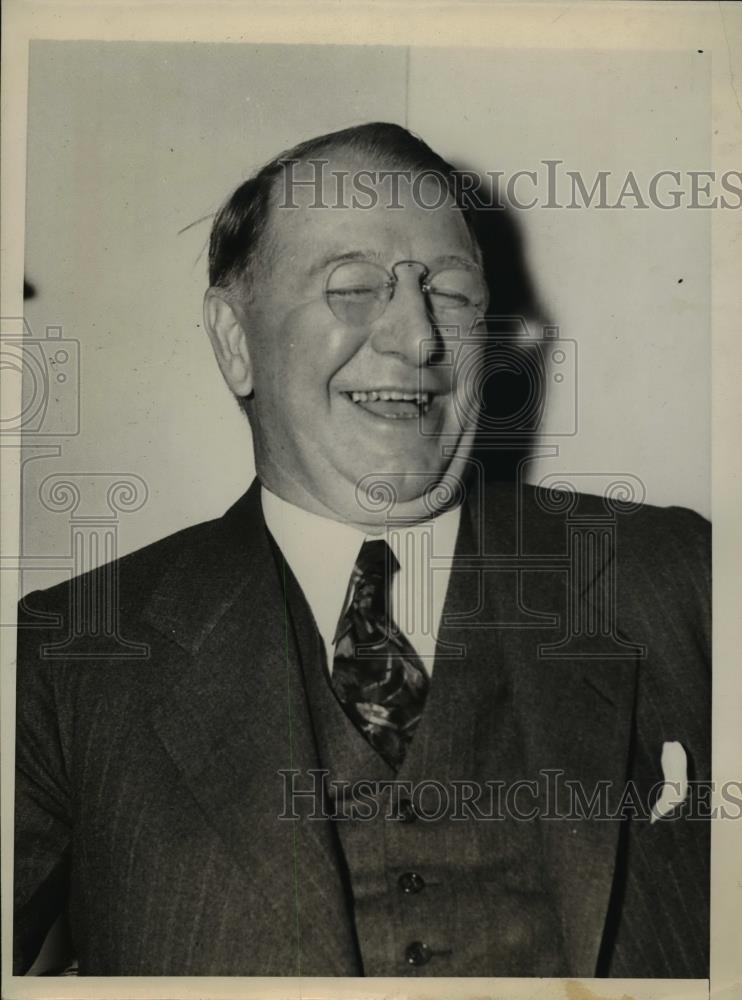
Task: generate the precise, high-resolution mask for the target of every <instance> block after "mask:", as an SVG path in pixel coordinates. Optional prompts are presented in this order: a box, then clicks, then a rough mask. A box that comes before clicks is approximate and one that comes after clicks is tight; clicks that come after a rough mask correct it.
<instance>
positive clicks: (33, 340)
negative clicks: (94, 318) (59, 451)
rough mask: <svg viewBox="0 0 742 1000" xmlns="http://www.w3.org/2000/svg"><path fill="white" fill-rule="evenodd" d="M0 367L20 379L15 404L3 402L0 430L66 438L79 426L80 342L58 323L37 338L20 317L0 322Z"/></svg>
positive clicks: (76, 430) (75, 431)
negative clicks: (65, 332)
mask: <svg viewBox="0 0 742 1000" xmlns="http://www.w3.org/2000/svg"><path fill="white" fill-rule="evenodd" d="M0 366H1V367H2V369H3V371H4V373H5V374H6V376H7V375H10V376H11V377H13V376H15V377H17V378H20V379H21V394H20V403H19V405H18V406H16V407H10V410H9V409H8V407H7V405H4V406H3V411H2V415H1V416H0V434H2V435H19V434H23V435H33V436H34V437H38V438H46V437H71V436H74V435H76V434H78V433H79V431H80V342H79V341H78V340H74V339H70V338H68V337H65V336H64V335H63V332H62V327H61V326H47V327H46V329H45V333H44V336H43V337H36V336H34V334H33V331H32V330H31V327H30V326H29V324H28V322H27V321H26V320H25V319H22V318H20V317H13V318H3V319H2V321H0Z"/></svg>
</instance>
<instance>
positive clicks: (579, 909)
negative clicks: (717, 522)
mask: <svg viewBox="0 0 742 1000" xmlns="http://www.w3.org/2000/svg"><path fill="white" fill-rule="evenodd" d="M528 495H529V494H528V490H527V488H526V491H523V490H521V491H520V492H518V491H516V490H515V489H514V488H512V487H510V486H507V485H505V484H503V485H502V486H496V487H495V488H494V489H493V490H491V491H489V492H488V494H487V500H488V504H489V506H488V509H486V510H485V509H484V508H482V507H481V506H480V503H481V494H478V493H476V492H475V493H474V494H473V495H472V496H471V497H470V499H469V502H468V505H467V508H466V509H465V511H464V514H465V517H463V518H462V527H461V531H460V535H459V540H458V544H457V551H456V561H457V564H458V565H459V566H468V567H469V569H467V570H463V569H459V570H457V571H455V572H454V573H452V576H451V583H450V586H449V591H448V595H447V598H446V604H445V608H444V613H443V622H442V628H441V635H440V639H441V641H440V642H439V647H438V648H439V652H440V651H443V652H444V656H445V651H446V650H447V649H448V648H451V647H454V646H456V645H459V646H460V645H461V644H462V643H463V645H464V646H465V647H466V650H467V661H466V671H467V676H468V675H469V674H470V673H472V672H473V674H476V673H477V671H482V670H490V671H491V670H492V669H494V670H496V671H498V672H499V674H500V677H501V682H502V683H503V684H508V685H512V693H513V705H514V711H515V713H516V716H517V720H518V728H519V731H520V734H521V739H522V742H523V747H524V753H525V761H524V765H525V766H524V772H525V773H524V776H525V777H527V778H530V779H534V778H535V779H538V778H539V774H541V773H543V772H550V771H555V770H561V771H563V772H564V775H563V778H564V779H565V780H566V779H571V780H573V781H576V782H579V783H580V785H581V787H582V788H583V789H584V791H585V793H586V794H587V797H588V799H589V797H590V795H591V794H592V792H593V790H594V789H595V786H596V785H597V783H598V782H604V783H605V782H608V783H610V786H609V788H608V789H607V795H608V801H609V803H610V807H615V804H616V803H617V801H618V800H619V798H620V794H621V792H622V790H623V787H624V782H625V780H626V777H627V773H628V765H629V750H630V741H631V733H632V725H633V714H634V713H633V706H634V689H635V681H636V663H635V661H634V659H633V658H631V657H627V658H626V659H625V660H621V659H615V658H612V659H610V660H609V659H606V660H600V659H596V658H592V657H588V658H582V657H581V655H580V653H581V650H580V649H579V647H578V646H577V644H573V646H572V647H571V648H572V649H573V650H574V652H575V658H574V659H567V660H565V659H546V658H544V657H543V656H542V655H540V654H539V647H541V646H542V645H547V644H549V643H551V642H554V640H555V639H556V638H558V632H559V626H560V623H561V622H563V620H564V615H565V614H566V612H567V607H568V593H567V586H568V585H567V575H566V574H565V573H564V572H563V571H556V572H555V571H553V570H548V569H545V568H542V569H539V570H529V571H528V572H526V573H518V572H515V571H513V569H512V568H511V562H510V561H511V560H512V557H513V556H516V557H517V556H518V555H523V552H524V547H525V546H527V550H528V554H529V555H533V554H537V555H543V556H547V557H548V556H552V555H556V554H560V553H563V552H564V551H565V546H566V534H565V532H564V527H563V522H562V524H561V525H560V524H559V523H558V522H555V521H554V520H551V521H550V520H549V519H547V518H545V517H543V516H539V511H537V510H536V507H535V505H533V507H531V506H530V502H529V499H528ZM484 553H486V558H484V559H482V556H483V554H484ZM499 557H503V558H502V559H501V560H500V562H498V559H499ZM478 560H480V561H479V562H478ZM545 562H548V560H546V561H545ZM477 565H479V567H480V568H479V569H474V567H476V566H477ZM485 566H486V567H488V568H487V569H485V568H484V567H485ZM498 567H499V568H498ZM607 569H608V563H606V565H605V566H604V567H603V569H602V571H603V572H605V571H606V570H607ZM591 589H592V588H588V593H587V594H585V593H583V594H582V595H581V597H582V599H587V600H590V592H591ZM585 652H587V653H589V652H590V650H588V649H586V650H585ZM462 665H463V664H462V661H459V663H458V664H457V663H456V662H455V661H453V660H452V661H450V662H449V664H448V665H447V661H446V659H445V658H444V659H442V660H441V661H439V660H438V659H436V666H435V675H434V683H433V686H432V692H435V691H436V687H438V688H439V693H440V695H441V699H440V701H432V702H431V704H430V705H429V708H431V709H435V707H436V705H439V704H440V703H441V702H442V701H443V700H445V701H446V704H447V708H448V711H446V712H445V713H444V712H443V710H441V712H440V713H436V715H437V718H436V719H432V718H431V722H435V725H434V726H433V727H432V730H436V729H437V727H438V726H440V727H442V729H441V733H443V734H445V736H444V738H446V739H448V741H449V743H450V746H451V759H452V760H453V761H459V762H462V761H467V760H473V759H474V758H475V752H476V748H475V747H472V746H471V745H470V743H471V739H472V733H471V731H467V730H466V727H462V726H460V725H459V726H456V727H454V726H453V720H455V718H456V717H457V712H464V713H465V711H466V705H465V704H464V703H463V702H462V704H461V705H459V706H458V708H457V706H456V705H455V704H452V702H451V699H452V698H453V700H454V702H455V700H456V698H459V699H462V698H465V695H466V692H465V690H464V686H463V685H462V684H461V683H458V682H456V680H455V678H454V677H453V672H454V671H457V670H458V671H460V670H461V668H462ZM469 680H470V681H471V682H472V687H471V688H470V690H476V689H477V688H476V677H474V676H472V677H470V678H469ZM444 688H445V689H446V690H445V691H444V690H443V689H444ZM444 695H445V698H444V697H443V696H444ZM434 697H435V695H434V694H433V693H431V698H434ZM431 714H432V713H431ZM463 717H466V716H465V715H458V718H463ZM429 731H430V730H429ZM413 746H414V743H413ZM460 770H461V767H460V766H457V771H460ZM495 777H496V776H495ZM553 780H554V779H552V781H553ZM541 781H542V782H545V781H546V778H541ZM552 787H555V786H554V785H552ZM556 787H557V789H558V793H557V803H556V805H555V806H554V807H553V809H554V811H557V813H558V815H565V816H567V815H568V814H569V806H570V795H571V794H572V793H571V792H570V790H569V786H565V785H564V782H563V781H560V782H557V785H556ZM573 797H574V796H573ZM547 815H548V813H547ZM541 827H542V839H543V843H544V854H545V863H546V866H547V871H548V873H549V876H550V880H551V884H552V886H553V891H554V895H555V900H556V906H557V910H558V912H559V916H560V919H561V924H562V930H563V936H564V943H565V950H566V953H567V959H568V965H569V969H570V972H571V973H572V974H579V975H583V976H591V975H594V974H595V970H596V965H597V961H598V953H599V949H600V944H601V939H602V934H603V928H604V925H605V921H606V916H607V911H608V904H609V900H610V894H611V887H612V883H613V876H614V869H615V864H616V855H617V850H618V841H619V823H618V822H616V821H608V820H605V819H604V820H600V819H593V820H585V819H582V820H579V819H578V820H576V821H570V820H569V819H567V818H564V819H556V818H555V819H547V818H545V819H543V820H542V821H541Z"/></svg>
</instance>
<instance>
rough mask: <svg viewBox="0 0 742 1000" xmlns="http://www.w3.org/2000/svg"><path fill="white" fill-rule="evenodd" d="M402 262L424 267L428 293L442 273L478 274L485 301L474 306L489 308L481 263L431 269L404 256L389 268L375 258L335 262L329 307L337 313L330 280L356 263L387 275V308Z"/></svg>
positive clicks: (327, 293)
mask: <svg viewBox="0 0 742 1000" xmlns="http://www.w3.org/2000/svg"><path fill="white" fill-rule="evenodd" d="M401 264H417V265H419V266H420V267H421V268H422V269H423V270H422V273H421V275H420V281H421V285H420V288H421V291H423V293H427V292H429V291H430V286H429V282H430V280H431V279H432V278H434V277H435V276H436V275H438V274H442V273H444V272H446V271H464V272H468V273H473V274H476V275H478V276H479V278H480V280H481V283H482V290H483V292H484V301H483V302H482V303H481V304H477V303H473V307H474V308H475V309H486V308H487V304H488V301H489V288H488V285H487V281H486V278H485V275H484V270H483V268H482V267H481V265H479V264H476V263H474V262H472V264H471V266H470V267H467V266H466V265H465V264H464V263H463V262H462V263H461V264H441V265H440V266H439V267H435V268H433V269H431V268H429V267H428V266H427V264H425V263H423V261H421V260H413V259H408V258H403V259H402V260H398V261H395V262H394V264H392V265H391V268H388V267H386V266H385V265H384V264H381V263H379V262H378V261H375V260H363V259H361V260H341V261H338V262H337V263H336V264H335V266H334V267H333V268H332V269H331V270H330V271H329V272H328V275H327V277H326V278H325V286H324V297H325V301H326V303H327V306H328V308H329V309H330V310H331V311H332V312H333V314H335V310H334V309H333V308H332V306H331V305H330V293H331V291H332V290H331V289H330V288H329V284H330V280H331V278H332V276H333V274H335V273H336V272H337V271H338V270H340V268H343V267H352V266H354V265H355V266H363V267H373V268H375V269H377V270H379V271H382V272H383V273H384V274H385V275H386V277H387V281H386V282H385V286H386V287H387V288H391V289H392V294H391V295H390V296H389V299H388V300H387V302H386V304H385V306H384V309H386V306H388V305H389V302H390V301H391V299H392V296H393V294H394V289H395V288H396V287H397V285H398V284H399V278H398V277H397V275H396V273H395V270H396V268H398V267H399V266H400V265H401ZM426 286H427V287H426ZM382 287H383V286H382ZM382 312H383V310H382ZM380 315H381V314H380Z"/></svg>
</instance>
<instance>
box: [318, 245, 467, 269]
mask: <svg viewBox="0 0 742 1000" xmlns="http://www.w3.org/2000/svg"><path fill="white" fill-rule="evenodd" d="M354 260H370V261H374V263H377V264H381V263H383V255H382V254H381V253H379V252H378V250H348V251H346V252H344V253H338V252H337V251H336V250H331V251H330V252H329V253H327V254H325V255H324V256H323V257H321V258H320V260H318V261H317V262H316V263H315V264H313V265H312V267H311V268H310V272H309V273H310V274H312V275H314V274H317V273H318V272H319V271H324V269H325V268H326V267H328V266H329V265H330V264H342V263H345V262H346V261H354ZM421 263H423V264H424V263H425V261H421ZM447 264H450V265H454V266H458V267H465V268H471V269H473V270H479V265H478V264H477V262H476V261H475V260H473V259H472V258H471V257H462V256H461V255H460V254H442V255H441V256H439V257H435V258H434V259H433V260H432V261H431V262H430V264H429V265H426V266H427V267H428V268H429V270H431V271H433V270H435V269H436V268H440V267H445V266H446V265H447Z"/></svg>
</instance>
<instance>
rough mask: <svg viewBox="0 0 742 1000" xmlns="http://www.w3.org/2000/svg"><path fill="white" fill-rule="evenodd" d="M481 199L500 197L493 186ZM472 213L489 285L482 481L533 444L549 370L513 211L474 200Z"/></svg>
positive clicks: (541, 316)
mask: <svg viewBox="0 0 742 1000" xmlns="http://www.w3.org/2000/svg"><path fill="white" fill-rule="evenodd" d="M481 200H482V202H483V203H484V204H502V202H500V201H498V198H497V194H496V192H495V193H494V194H493V193H492V192H489V193H487V194H485V195H484V197H483V198H482V199H481ZM471 216H472V221H473V225H474V229H475V232H476V234H477V238H478V240H479V244H480V246H481V248H482V254H483V258H484V270H485V276H486V279H487V284H488V287H489V291H490V305H489V310H488V316H487V330H488V335H487V341H486V345H485V358H484V365H483V368H482V376H481V379H480V380H479V385H478V386H477V392H476V395H477V397H478V399H477V402H478V403H480V404H481V408H482V409H481V415H480V419H479V430H478V435H477V444H476V447H475V452H474V454H475V457H476V458H477V459H478V460H479V461H481V462H482V464H483V467H484V472H485V477H486V479H487V480H490V481H492V480H495V481H513V480H515V478H516V475H517V472H518V468H519V466H520V465H521V464H522V463H523V462H524V461H525V460H526V459H527V458H528V457H529V456H530V454H531V452H532V450H533V447H534V444H535V440H536V437H537V434H538V428H539V424H540V422H541V418H542V416H543V411H544V407H545V404H546V378H547V374H548V372H547V362H546V360H545V352H544V351H543V350H542V349H541V346H542V344H543V328H544V327H548V326H549V324H550V320H549V319H548V315H547V312H546V309H545V308H544V306H543V303H542V302H541V300H540V298H539V296H538V293H537V289H536V286H535V282H534V280H533V277H532V275H531V273H530V271H529V268H528V265H527V261H526V254H525V247H524V241H523V236H522V233H521V230H520V226H519V223H518V222H517V220H516V218H515V213H514V210H513V209H512V208H510V207H508V206H505V207H501V208H498V209H486V208H482V207H479V206H472V209H471ZM529 334H530V336H529Z"/></svg>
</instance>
